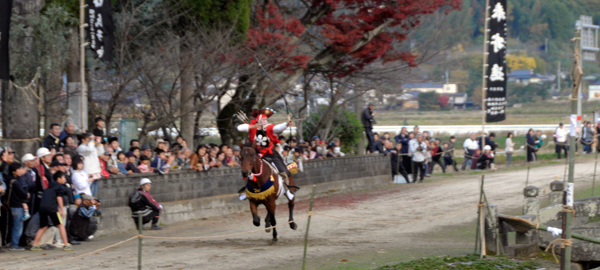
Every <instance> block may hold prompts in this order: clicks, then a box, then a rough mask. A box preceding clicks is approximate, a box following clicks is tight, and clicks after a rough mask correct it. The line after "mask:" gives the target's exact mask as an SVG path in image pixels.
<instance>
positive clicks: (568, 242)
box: [545, 238, 573, 263]
mask: <svg viewBox="0 0 600 270" xmlns="http://www.w3.org/2000/svg"><path fill="white" fill-rule="evenodd" d="M558 242H560V248H565V247H568V246H569V247H570V246H572V245H573V239H562V238H556V239H554V240H553V241H552V242H550V244H548V246H547V247H546V250H545V252H548V250H549V249H552V257H554V260H555V261H556V263H559V260H558V258H557V257H556V253H555V252H554V247H555V246H556V243H558Z"/></svg>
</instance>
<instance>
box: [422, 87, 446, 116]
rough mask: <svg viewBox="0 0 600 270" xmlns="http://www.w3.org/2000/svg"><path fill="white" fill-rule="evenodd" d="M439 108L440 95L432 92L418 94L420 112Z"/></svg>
mask: <svg viewBox="0 0 600 270" xmlns="http://www.w3.org/2000/svg"><path fill="white" fill-rule="evenodd" d="M440 108H441V106H440V94H438V93H436V92H433V91H432V92H425V93H420V94H419V110H420V111H433V110H439V109H440Z"/></svg>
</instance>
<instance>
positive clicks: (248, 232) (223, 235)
mask: <svg viewBox="0 0 600 270" xmlns="http://www.w3.org/2000/svg"><path fill="white" fill-rule="evenodd" d="M311 215H312V213H311V212H309V214H308V215H306V216H304V217H301V218H298V219H294V220H290V221H288V222H286V223H282V224H279V225H276V226H271V227H269V229H275V228H277V227H279V226H283V225H287V224H290V223H292V222H296V221H300V220H303V219H305V218H308V217H309V216H311ZM265 229H266V228H264V229H256V230H252V231H247V232H241V233H232V234H222V235H213V236H195V237H194V236H192V237H168V236H143V237H144V238H146V239H171V240H192V239H211V238H223V237H231V236H238V235H244V234H252V233H256V232H264V231H265Z"/></svg>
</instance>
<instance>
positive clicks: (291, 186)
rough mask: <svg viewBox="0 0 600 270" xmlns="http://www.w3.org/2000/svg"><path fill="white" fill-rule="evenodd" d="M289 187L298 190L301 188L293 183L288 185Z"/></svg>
mask: <svg viewBox="0 0 600 270" xmlns="http://www.w3.org/2000/svg"><path fill="white" fill-rule="evenodd" d="M286 186H287V187H288V188H295V189H296V191H298V190H300V187H299V186H293V185H286Z"/></svg>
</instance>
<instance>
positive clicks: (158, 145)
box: [154, 139, 169, 152]
mask: <svg viewBox="0 0 600 270" xmlns="http://www.w3.org/2000/svg"><path fill="white" fill-rule="evenodd" d="M156 148H157V149H162V150H163V151H165V152H167V151H169V147H168V146H167V141H165V140H164V139H158V140H156ZM154 152H156V149H155V150H154Z"/></svg>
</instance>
